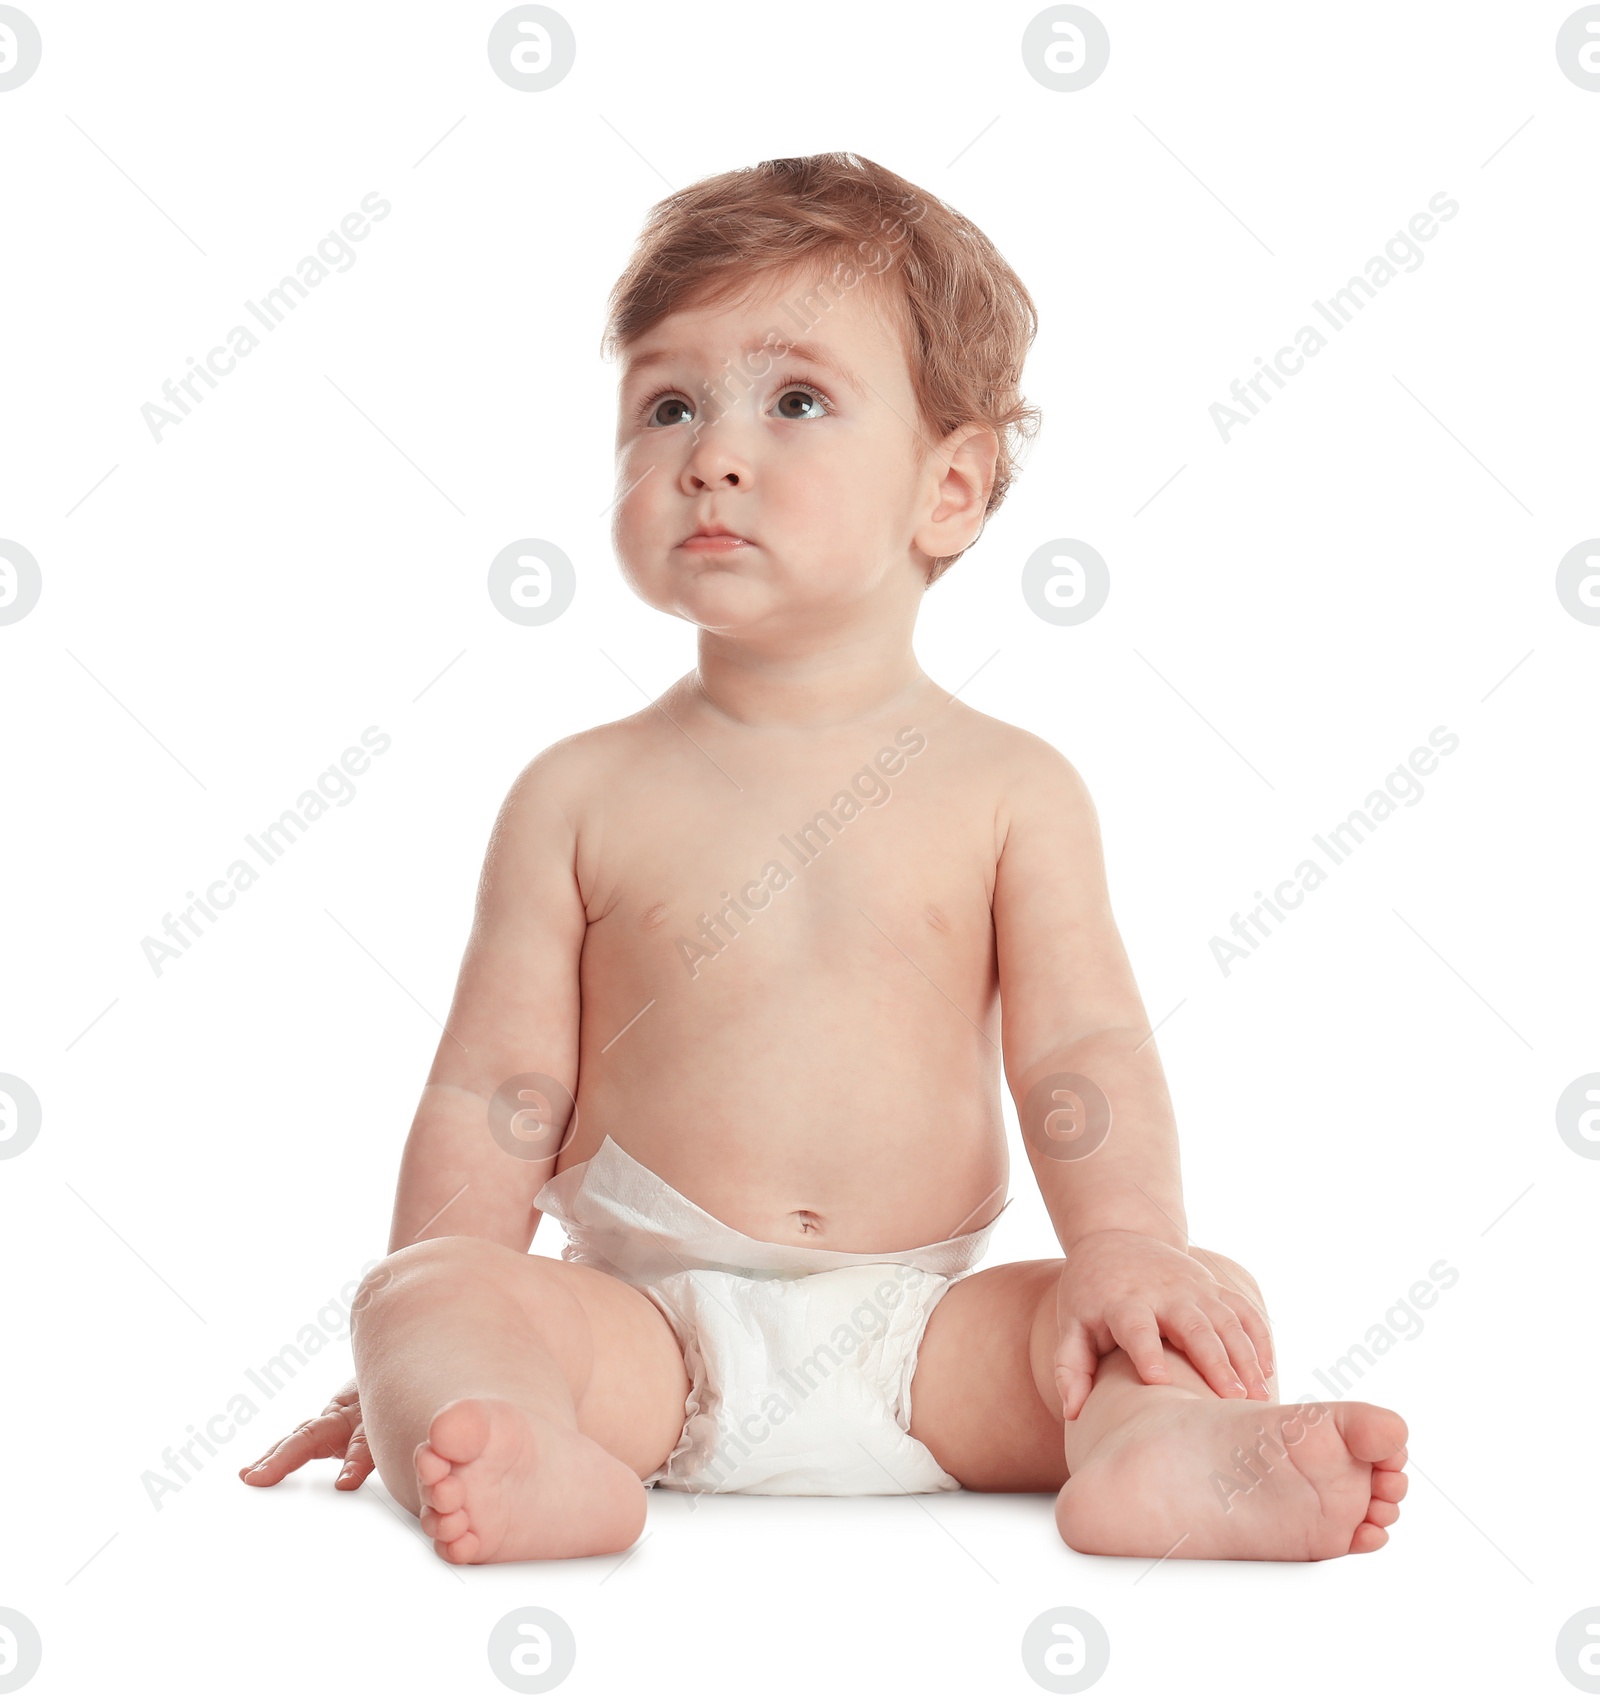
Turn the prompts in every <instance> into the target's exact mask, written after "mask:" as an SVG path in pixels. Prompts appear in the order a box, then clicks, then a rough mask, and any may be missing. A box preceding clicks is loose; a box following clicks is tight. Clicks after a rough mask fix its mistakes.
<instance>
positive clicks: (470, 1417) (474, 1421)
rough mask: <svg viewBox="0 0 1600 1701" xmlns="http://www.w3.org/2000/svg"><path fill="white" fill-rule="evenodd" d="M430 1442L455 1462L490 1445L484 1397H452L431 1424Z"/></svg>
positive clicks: (461, 1461)
mask: <svg viewBox="0 0 1600 1701" xmlns="http://www.w3.org/2000/svg"><path fill="white" fill-rule="evenodd" d="M428 1444H429V1445H430V1446H432V1448H433V1449H434V1451H435V1452H436V1453H439V1454H442V1455H443V1456H444V1457H445V1458H446V1459H449V1460H451V1461H453V1462H454V1463H455V1464H458V1465H464V1464H467V1463H469V1462H470V1461H471V1460H473V1459H476V1458H477V1457H478V1456H479V1454H481V1453H482V1452H483V1450H484V1448H485V1447H486V1446H488V1444H489V1414H488V1413H487V1412H486V1411H485V1410H484V1409H483V1402H482V1401H481V1400H452V1401H451V1403H450V1404H449V1405H448V1406H441V1407H440V1408H439V1410H438V1411H437V1412H436V1413H435V1414H434V1418H433V1422H432V1423H430V1424H429V1425H428Z"/></svg>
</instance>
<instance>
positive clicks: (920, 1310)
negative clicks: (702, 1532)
mask: <svg viewBox="0 0 1600 1701" xmlns="http://www.w3.org/2000/svg"><path fill="white" fill-rule="evenodd" d="M534 1207H535V1209H537V1210H539V1211H542V1212H544V1213H545V1214H546V1215H548V1216H552V1217H554V1218H556V1220H557V1221H558V1222H560V1223H561V1225H562V1227H563V1228H564V1229H565V1230H566V1232H567V1245H566V1246H565V1247H564V1248H563V1250H562V1253H561V1256H562V1257H563V1258H565V1259H568V1260H570V1261H572V1262H574V1263H578V1264H589V1265H592V1266H594V1267H595V1268H597V1269H600V1270H604V1271H606V1272H607V1273H608V1274H610V1275H613V1276H616V1277H618V1278H619V1279H620V1280H622V1281H625V1282H627V1283H628V1284H629V1286H630V1287H635V1288H638V1289H639V1291H640V1292H642V1293H644V1294H646V1295H648V1296H649V1298H650V1299H651V1300H653V1301H654V1302H655V1304H656V1305H657V1306H658V1307H659V1308H660V1310H661V1312H662V1314H663V1315H664V1316H665V1317H666V1319H667V1321H668V1322H669V1323H670V1324H671V1325H672V1329H673V1332H674V1334H675V1335H676V1336H677V1339H678V1344H679V1346H680V1347H681V1348H682V1349H683V1358H684V1365H685V1368H686V1369H687V1370H688V1372H689V1377H690V1389H689V1397H688V1399H687V1401H686V1402H685V1406H684V1412H685V1422H684V1426H683V1433H682V1434H681V1435H680V1436H679V1438H678V1444H677V1446H676V1447H674V1448H673V1450H672V1452H671V1454H670V1455H669V1457H668V1458H667V1461H666V1463H665V1464H664V1465H663V1466H662V1467H661V1469H660V1470H658V1471H657V1472H656V1473H655V1474H654V1475H653V1476H651V1477H648V1478H647V1479H646V1481H645V1486H646V1487H647V1488H654V1487H657V1486H659V1487H662V1488H676V1489H685V1490H688V1491H691V1492H702V1493H724V1494H733V1493H738V1494H924V1493H927V1492H929V1491H931V1490H935V1489H953V1488H959V1487H960V1486H961V1485H960V1483H958V1482H957V1481H956V1479H955V1478H954V1477H953V1476H951V1475H950V1474H949V1472H948V1471H945V1470H944V1469H942V1468H941V1467H940V1465H939V1462H938V1460H936V1459H935V1458H934V1456H933V1454H932V1453H931V1452H929V1451H928V1449H927V1448H926V1447H925V1446H924V1445H923V1444H922V1442H920V1441H918V1440H917V1439H916V1438H915V1437H914V1436H912V1435H911V1434H910V1433H909V1431H910V1424H911V1378H912V1376H913V1375H914V1374H915V1372H916V1368H917V1349H918V1347H919V1345H920V1344H921V1341H922V1332H923V1330H924V1329H925V1328H926V1327H927V1323H928V1316H929V1313H930V1312H931V1311H932V1310H933V1308H934V1306H935V1305H936V1304H937V1303H938V1301H939V1299H940V1298H941V1297H942V1296H943V1294H944V1293H945V1291H946V1289H948V1288H949V1287H950V1285H951V1284H952V1283H953V1282H957V1281H960V1280H961V1278H962V1277H963V1276H966V1275H970V1274H971V1273H972V1270H973V1268H974V1266H975V1265H976V1264H977V1263H978V1261H979V1259H981V1258H982V1256H983V1254H984V1251H985V1249H986V1248H987V1246H988V1243H989V1237H990V1234H991V1233H992V1232H993V1229H994V1225H995V1222H996V1221H998V1220H999V1212H996V1213H995V1216H994V1217H993V1218H992V1219H991V1220H990V1221H989V1222H988V1223H987V1224H985V1225H984V1227H982V1228H980V1229H977V1230H974V1231H973V1232H972V1233H971V1234H965V1235H961V1236H959V1237H958V1238H956V1239H953V1240H944V1241H939V1242H938V1243H936V1244H934V1245H931V1246H919V1247H917V1248H915V1249H914V1250H912V1251H909V1252H883V1253H873V1252H830V1251H823V1250H817V1249H813V1248H810V1247H801V1246H784V1245H780V1244H777V1243H775V1242H770V1241H764V1240H753V1239H751V1237H750V1236H748V1235H744V1234H740V1233H739V1232H738V1230H736V1229H732V1228H729V1227H728V1225H727V1224H726V1223H723V1222H719V1221H718V1220H717V1218H715V1217H713V1216H712V1215H711V1214H710V1213H709V1212H707V1211H704V1210H702V1209H701V1208H700V1207H699V1206H698V1205H696V1204H695V1203H694V1201H693V1200H691V1199H686V1198H685V1197H684V1196H683V1194H681V1193H679V1192H678V1191H677V1189H676V1188H673V1187H670V1186H668V1184H667V1183H666V1182H665V1181H663V1180H662V1179H661V1177H660V1176H658V1175H656V1174H655V1173H654V1171H652V1170H649V1169H647V1168H646V1167H645V1166H644V1165H643V1164H641V1163H640V1162H639V1161H638V1160H637V1159H636V1158H633V1157H630V1156H629V1155H628V1153H627V1152H625V1151H624V1150H623V1149H622V1148H621V1147H620V1146H619V1145H617V1144H616V1142H615V1141H614V1140H612V1139H611V1138H610V1136H609V1135H608V1136H607V1137H606V1138H605V1140H603V1141H602V1142H601V1145H600V1149H599V1150H598V1151H597V1152H596V1153H595V1155H594V1156H593V1157H592V1158H590V1159H588V1160H587V1161H586V1162H584V1163H581V1164H574V1165H573V1166H572V1167H571V1168H570V1169H568V1170H566V1171H564V1172H563V1173H562V1174H561V1175H558V1176H556V1177H555V1178H554V1179H553V1180H552V1181H550V1182H548V1183H547V1184H546V1185H545V1187H544V1188H543V1189H542V1190H541V1191H540V1193H539V1196H538V1197H537V1198H536V1199H535V1200H534ZM1002 1209H1004V1207H1002Z"/></svg>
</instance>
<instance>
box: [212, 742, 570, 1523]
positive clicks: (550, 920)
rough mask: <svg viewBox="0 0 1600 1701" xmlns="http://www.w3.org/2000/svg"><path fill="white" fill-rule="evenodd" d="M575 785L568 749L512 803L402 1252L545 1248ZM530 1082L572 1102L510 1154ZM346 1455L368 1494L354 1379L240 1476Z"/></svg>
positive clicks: (530, 777)
mask: <svg viewBox="0 0 1600 1701" xmlns="http://www.w3.org/2000/svg"><path fill="white" fill-rule="evenodd" d="M578 777H579V774H578V764H577V763H575V762H574V761H573V760H572V752H571V748H570V746H564V745H556V746H554V747H552V748H551V749H550V750H547V751H545V752H544V753H543V754H542V755H540V756H538V757H536V758H535V759H534V761H532V762H530V763H529V764H528V766H527V767H526V768H525V769H524V770H523V771H522V773H521V774H520V775H518V777H517V779H516V782H515V783H514V784H513V785H512V787H511V790H510V792H509V793H508V795H507V797H506V800H505V803H504V804H503V805H502V806H501V809H500V814H499V817H498V819H497V820H496V822H495V826H494V831H493V833H492V834H491V836H490V840H489V849H488V854H487V855H486V856H485V858H484V864H483V874H482V878H481V879H480V881H479V883H478V902H477V913H476V916H475V918H474V920H473V926H472V933H471V936H470V938H469V939H468V942H467V949H466V953H465V955H464V957H463V959H462V963H461V972H460V975H459V977H458V979H457V982H456V995H455V1002H454V1003H453V1005H452V1006H451V1010H450V1019H449V1021H448V1023H447V1024H446V1032H445V1034H444V1036H443V1038H442V1039H441V1040H440V1042H439V1049H438V1051H437V1052H436V1053H435V1055H434V1060H433V1067H432V1069H431V1070H430V1071H429V1073H428V1081H427V1085H426V1086H425V1087H424V1088H423V1090H422V1099H421V1102H420V1104H419V1105H418V1107H417V1114H416V1116H415V1118H414V1119H413V1121H412V1124H411V1133H410V1136H409V1138H408V1139H407V1141H406V1147H405V1155H404V1157H403V1158H402V1160H401V1164H400V1183H399V1187H398V1189H397V1191H396V1195H395V1206H394V1218H393V1222H392V1225H391V1228H390V1234H389V1250H390V1251H391V1252H398V1251H399V1250H400V1248H401V1247H404V1246H410V1245H412V1244H414V1243H415V1242H417V1241H420V1240H431V1239H434V1238H435V1237H437V1236H440V1235H457V1234H459V1235H473V1236H476V1237H478V1238H479V1239H482V1240H492V1241H497V1242H499V1244H501V1245H502V1246H509V1247H511V1248H513V1250H515V1251H517V1252H526V1251H527V1250H528V1246H529V1243H530V1242H531V1241H532V1239H533V1231H534V1229H535V1227H536V1226H537V1224H538V1220H539V1213H538V1212H537V1211H535V1210H534V1208H533V1200H534V1197H535V1196H536V1195H537V1193H538V1191H539V1189H540V1188H541V1187H543V1186H544V1184H545V1182H546V1181H548V1180H549V1178H550V1177H551V1175H553V1174H554V1173H555V1167H556V1157H557V1154H558V1152H559V1151H560V1148H561V1146H562V1145H563V1144H564V1143H565V1142H566V1140H567V1139H568V1138H569V1137H570V1135H571V1133H572V1129H571V1128H570V1126H569V1124H570V1114H569V1113H570V1111H571V1109H572V1104H573V1093H574V1090H575V1088H576V1084H577V1079H578V984H579V982H578V960H579V957H580V954H581V952H582V949H583V937H584V931H585V928H586V925H587V922H586V917H585V914H584V907H583V900H582V896H581V894H580V893H579V890H578V883H577V877H576V874H575V872H574V868H575V841H576V832H575V828H574V826H573V822H574V820H575V818H576V797H575V793H574V789H573V788H574V787H575V786H576V784H577V782H578ZM525 1074H539V1075H543V1076H546V1077H548V1078H550V1080H551V1081H552V1082H553V1083H554V1084H555V1086H556V1087H557V1088H558V1089H559V1090H558V1091H557V1092H554V1093H552V1094H551V1095H550V1096H551V1098H553V1099H554V1100H555V1102H554V1103H552V1104H550V1105H549V1106H548V1109H546V1107H544V1106H540V1107H539V1108H540V1110H541V1111H542V1112H543V1116H542V1121H543V1123H544V1124H545V1126H543V1127H535V1126H534V1125H533V1122H532V1118H531V1117H530V1115H529V1111H530V1110H531V1109H532V1108H533V1107H532V1105H530V1103H529V1101H528V1100H526V1099H524V1100H523V1101H522V1103H521V1104H520V1105H516V1106H515V1107H512V1108H514V1109H515V1110H516V1111H517V1112H518V1127H517V1129H516V1130H515V1131H514V1132H515V1138H514V1139H511V1140H508V1144H511V1145H512V1150H510V1151H508V1150H506V1149H505V1148H504V1147H502V1146H501V1145H500V1144H498V1143H497V1142H496V1140H495V1139H494V1137H493V1136H492V1134H491V1132H490V1122H489V1117H490V1100H491V1099H492V1098H493V1096H494V1095H495V1093H496V1092H497V1090H498V1089H499V1088H500V1087H502V1086H503V1085H504V1084H505V1083H506V1082H507V1081H509V1080H510V1079H511V1078H512V1077H513V1076H516V1075H525ZM534 1102H535V1103H537V1101H534ZM506 1108H507V1107H505V1106H504V1105H500V1106H497V1107H496V1109H497V1111H500V1112H505V1111H506ZM507 1122H508V1124H509V1114H508V1115H507ZM387 1274H388V1267H387V1265H383V1264H380V1265H379V1266H378V1268H377V1269H375V1270H373V1271H372V1272H371V1273H370V1275H369V1276H368V1278H367V1281H366V1282H365V1283H363V1285H362V1289H361V1291H360V1292H359V1293H357V1295H356V1298H355V1303H354V1305H353V1307H352V1310H353V1311H359V1310H361V1309H362V1307H363V1306H364V1304H365V1303H366V1302H367V1301H369V1300H370V1299H371V1297H372V1294H373V1292H374V1291H376V1290H375V1284H380V1285H381V1282H382V1281H383V1280H385V1279H387ZM341 1456H342V1457H343V1459H344V1465H343V1468H342V1470H341V1471H340V1473H339V1478H338V1482H337V1484H336V1486H337V1487H339V1488H342V1489H354V1488H359V1487H360V1486H361V1484H362V1482H363V1481H364V1480H365V1479H366V1477H367V1476H368V1475H369V1474H370V1473H371V1471H372V1453H371V1450H370V1449H369V1447H368V1445H367V1439H366V1431H365V1429H364V1428H363V1426H362V1421H361V1402H360V1397H359V1394H358V1391H357V1388H356V1384H355V1381H354V1379H353V1378H352V1379H351V1381H350V1382H348V1383H347V1384H346V1385H345V1386H344V1387H343V1388H341V1389H340V1390H339V1391H338V1392H337V1393H336V1394H335V1395H334V1396H333V1398H332V1399H331V1400H330V1401H329V1402H328V1404H327V1406H326V1408H325V1409H324V1410H323V1412H322V1414H321V1416H319V1417H316V1418H312V1419H309V1420H308V1421H307V1422H305V1423H303V1424H301V1425H300V1426H299V1427H298V1428H297V1429H296V1430H294V1432H293V1433H292V1434H290V1435H287V1436H285V1437H284V1438H283V1440H281V1441H279V1442H278V1443H277V1444H276V1446H274V1447H271V1448H269V1449H268V1450H267V1452H266V1453H264V1454H263V1455H262V1456H261V1458H259V1459H258V1460H257V1461H256V1462H255V1463H254V1464H253V1465H249V1466H246V1467H245V1469H244V1470H243V1471H241V1472H240V1473H239V1474H240V1476H241V1477H242V1478H243V1479H244V1481H245V1482H247V1483H249V1484H250V1485H251V1486H252V1487H258V1488H268V1487H270V1486H271V1485H272V1484H274V1483H277V1482H281V1481H282V1480H283V1478H284V1477H286V1476H287V1475H289V1473H290V1472H291V1471H296V1470H298V1469H299V1468H300V1467H301V1466H302V1465H304V1464H306V1463H307V1462H308V1461H310V1460H312V1459H328V1458H339V1457H341Z"/></svg>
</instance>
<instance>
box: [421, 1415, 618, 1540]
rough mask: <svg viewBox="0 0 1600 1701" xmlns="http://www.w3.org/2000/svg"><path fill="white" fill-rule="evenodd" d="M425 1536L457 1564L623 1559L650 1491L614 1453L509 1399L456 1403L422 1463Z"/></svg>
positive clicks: (438, 1423)
mask: <svg viewBox="0 0 1600 1701" xmlns="http://www.w3.org/2000/svg"><path fill="white" fill-rule="evenodd" d="M415 1463H416V1471H417V1496H418V1500H419V1502H420V1506H421V1511H420V1514H419V1516H420V1519H421V1523H422V1529H423V1533H424V1534H425V1535H427V1536H429V1537H430V1538H431V1539H432V1541H433V1550H434V1552H435V1553H437V1554H438V1555H439V1557H440V1558H441V1559H445V1560H448V1561H449V1562H450V1563H451V1564H452V1565H486V1564H490V1563H493V1562H494V1561H496V1560H518V1559H576V1558H580V1557H582V1556H585V1555H588V1554H596V1553H620V1552H621V1551H622V1550H623V1549H624V1548H628V1547H631V1546H632V1545H633V1544H634V1542H636V1541H637V1540H638V1539H639V1535H640V1533H641V1532H642V1530H643V1529H644V1521H645V1503H646V1498H647V1496H646V1490H645V1487H644V1484H643V1483H642V1482H641V1481H640V1480H639V1478H638V1477H637V1476H636V1475H635V1474H634V1473H633V1472H632V1471H631V1470H630V1469H629V1468H628V1467H627V1466H626V1465H624V1464H623V1463H622V1461H621V1460H620V1459H616V1458H613V1457H612V1455H611V1454H609V1453H608V1452H606V1450H605V1449H604V1448H603V1447H601V1446H600V1445H599V1443H598V1442H595V1441H591V1440H590V1439H589V1438H588V1436H586V1435H580V1434H579V1433H578V1431H577V1430H575V1429H567V1428H565V1427H563V1426H562V1425H560V1424H557V1423H553V1422H551V1420H550V1419H548V1418H545V1417H540V1416H538V1415H537V1414H534V1413H531V1412H527V1411H524V1410H523V1409H522V1408H521V1407H519V1406H514V1405H512V1404H510V1403H509V1402H508V1401H506V1400H452V1401H451V1403H450V1404H449V1405H447V1406H443V1407H441V1408H440V1410H439V1411H438V1412H437V1413H436V1414H435V1415H434V1419H433V1422H432V1423H430V1424H429V1425H428V1439H427V1440H426V1441H424V1442H422V1443H420V1444H419V1445H418V1447H417V1450H416V1455H415Z"/></svg>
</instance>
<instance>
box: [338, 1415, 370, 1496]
mask: <svg viewBox="0 0 1600 1701" xmlns="http://www.w3.org/2000/svg"><path fill="white" fill-rule="evenodd" d="M371 1475H372V1448H371V1447H370V1446H369V1445H368V1443H367V1430H366V1426H365V1425H364V1424H357V1425H356V1432H355V1434H354V1435H352V1436H351V1437H350V1445H349V1447H347V1448H346V1449H345V1455H344V1464H343V1466H342V1467H341V1468H340V1471H339V1475H338V1477H337V1479H336V1480H335V1482H334V1485H333V1486H334V1487H335V1488H360V1486H361V1485H362V1483H364V1482H365V1481H366V1480H367V1478H368V1477H370V1476H371Z"/></svg>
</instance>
